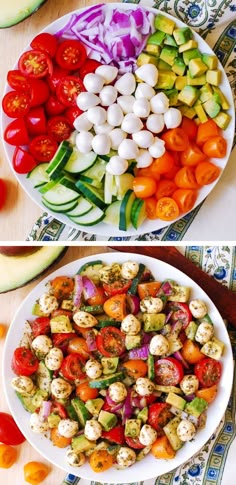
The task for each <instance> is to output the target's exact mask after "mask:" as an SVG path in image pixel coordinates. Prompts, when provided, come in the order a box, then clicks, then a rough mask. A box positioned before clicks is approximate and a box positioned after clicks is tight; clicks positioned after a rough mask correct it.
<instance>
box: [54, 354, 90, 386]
mask: <svg viewBox="0 0 236 485" xmlns="http://www.w3.org/2000/svg"><path fill="white" fill-rule="evenodd" d="M84 363H85V360H84V358H83V357H82V356H81V355H80V354H69V355H67V356H66V357H65V358H64V360H63V362H62V365H61V368H60V373H61V374H62V375H63V377H65V379H68V380H69V381H74V380H75V379H81V378H85V377H86V374H84V372H82V367H83V366H84Z"/></svg>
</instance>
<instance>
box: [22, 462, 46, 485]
mask: <svg viewBox="0 0 236 485" xmlns="http://www.w3.org/2000/svg"><path fill="white" fill-rule="evenodd" d="M49 471H50V470H49V467H48V466H47V465H45V464H44V463H40V462H38V461H29V462H28V463H26V464H25V465H24V479H25V481H26V482H27V483H30V484H31V485H38V484H39V483H41V482H42V481H43V480H44V479H45V478H46V477H47V476H48V474H49Z"/></svg>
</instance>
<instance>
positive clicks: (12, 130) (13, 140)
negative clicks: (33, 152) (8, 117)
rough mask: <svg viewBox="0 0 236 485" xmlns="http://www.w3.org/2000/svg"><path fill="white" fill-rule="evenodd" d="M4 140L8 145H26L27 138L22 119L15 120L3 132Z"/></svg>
mask: <svg viewBox="0 0 236 485" xmlns="http://www.w3.org/2000/svg"><path fill="white" fill-rule="evenodd" d="M3 136H4V140H5V141H6V142H7V143H9V144H10V145H14V146H18V145H28V143H29V136H28V132H27V129H26V124H25V121H24V120H23V118H16V119H15V120H13V121H12V122H11V123H9V125H7V127H6V129H5V131H4V135H3Z"/></svg>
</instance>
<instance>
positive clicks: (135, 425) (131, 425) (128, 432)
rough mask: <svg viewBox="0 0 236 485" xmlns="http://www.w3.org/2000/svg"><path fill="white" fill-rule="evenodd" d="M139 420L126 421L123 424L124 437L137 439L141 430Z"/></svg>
mask: <svg viewBox="0 0 236 485" xmlns="http://www.w3.org/2000/svg"><path fill="white" fill-rule="evenodd" d="M141 424H142V421H141V419H126V422H125V436H129V437H130V438H137V437H138V436H139V434H140V430H141Z"/></svg>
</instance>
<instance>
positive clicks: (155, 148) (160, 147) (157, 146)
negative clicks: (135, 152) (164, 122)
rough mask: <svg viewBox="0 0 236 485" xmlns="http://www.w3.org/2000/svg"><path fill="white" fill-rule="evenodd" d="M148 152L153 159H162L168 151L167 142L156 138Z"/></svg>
mask: <svg viewBox="0 0 236 485" xmlns="http://www.w3.org/2000/svg"><path fill="white" fill-rule="evenodd" d="M148 150H149V153H150V155H152V157H153V158H158V157H161V156H162V155H164V153H165V151H166V149H165V142H164V141H163V140H160V138H154V143H153V144H152V145H151V146H150V147H149V149H148Z"/></svg>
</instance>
